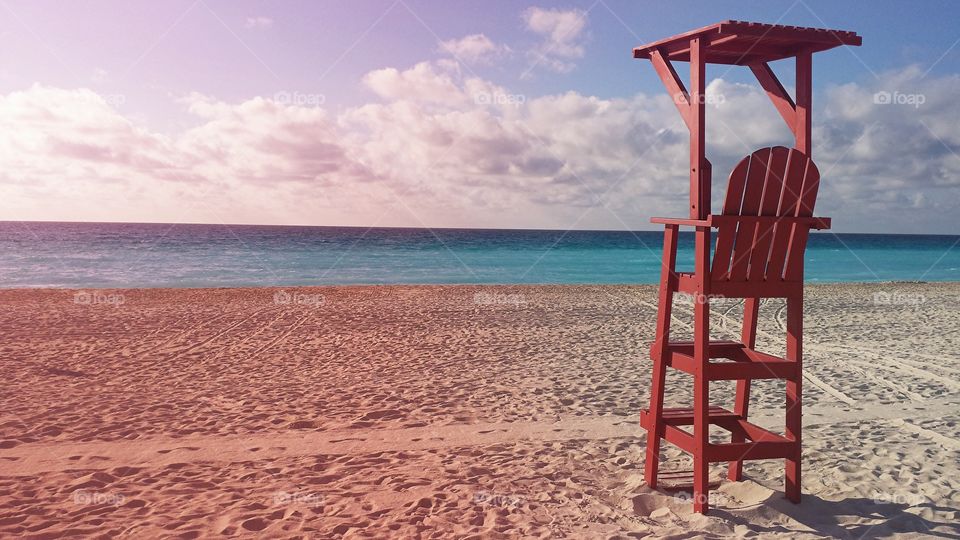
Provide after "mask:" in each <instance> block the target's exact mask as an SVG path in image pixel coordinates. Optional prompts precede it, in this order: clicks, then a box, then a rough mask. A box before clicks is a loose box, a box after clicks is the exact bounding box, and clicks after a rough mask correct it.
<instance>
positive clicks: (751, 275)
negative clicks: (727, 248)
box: [740, 146, 790, 281]
mask: <svg viewBox="0 0 960 540" xmlns="http://www.w3.org/2000/svg"><path fill="white" fill-rule="evenodd" d="M789 154H790V151H789V150H787V149H786V148H784V147H782V146H776V147H774V148H773V149H772V150H771V151H770V162H769V164H768V165H767V176H766V178H765V179H764V183H763V195H761V199H760V210H759V214H760V215H761V216H776V215H777V209H778V208H779V205H780V194H781V192H782V190H783V186H784V176H786V174H787V157H788V155H789ZM744 224H745V223H744V222H741V223H740V226H741V227H743V226H744ZM775 228H776V223H764V222H758V223H757V225H756V230H755V231H754V237H753V248H751V253H750V264H749V268H748V270H747V281H755V280H762V279H764V277H766V268H767V260H768V257H769V255H770V244H771V242H772V241H773V233H774V230H775Z"/></svg>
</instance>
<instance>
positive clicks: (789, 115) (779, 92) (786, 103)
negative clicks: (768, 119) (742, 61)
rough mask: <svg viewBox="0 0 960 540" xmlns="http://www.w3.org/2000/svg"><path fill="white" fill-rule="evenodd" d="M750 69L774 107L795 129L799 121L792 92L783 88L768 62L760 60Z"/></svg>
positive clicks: (788, 124) (791, 128)
mask: <svg viewBox="0 0 960 540" xmlns="http://www.w3.org/2000/svg"><path fill="white" fill-rule="evenodd" d="M750 70H751V71H753V74H754V75H755V76H756V77H757V81H758V82H759V83H760V86H761V87H763V90H764V91H765V92H766V93H767V96H768V97H769V98H770V101H772V102H773V105H774V107H776V108H777V112H779V113H780V116H781V117H783V121H784V122H786V123H787V126H788V127H790V130H791V131H793V126H794V125H795V124H796V121H797V109H796V105H795V104H794V103H793V99H792V98H790V94H788V93H787V91H786V90H785V89H784V88H783V85H782V84H780V80H779V79H777V75H776V74H775V73H774V72H773V70H772V69H770V65H769V64H767V63H766V62H759V63H756V64H752V65H751V66H750Z"/></svg>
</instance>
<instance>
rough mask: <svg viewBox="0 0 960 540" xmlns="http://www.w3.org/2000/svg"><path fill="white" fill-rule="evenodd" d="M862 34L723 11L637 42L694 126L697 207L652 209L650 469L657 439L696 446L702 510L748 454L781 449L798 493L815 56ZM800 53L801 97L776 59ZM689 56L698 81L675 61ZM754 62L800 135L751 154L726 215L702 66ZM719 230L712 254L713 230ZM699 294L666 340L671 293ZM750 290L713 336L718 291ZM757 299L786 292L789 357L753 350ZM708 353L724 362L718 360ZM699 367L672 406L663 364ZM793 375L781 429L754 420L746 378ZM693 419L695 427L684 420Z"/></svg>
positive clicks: (735, 294) (813, 224)
mask: <svg viewBox="0 0 960 540" xmlns="http://www.w3.org/2000/svg"><path fill="white" fill-rule="evenodd" d="M860 44H861V38H860V36H858V35H857V34H856V33H854V32H847V31H840V30H825V29H819V28H801V27H795V26H781V25H771V24H761V23H749V22H742V21H724V22H721V23H717V24H713V25H710V26H706V27H703V28H700V29H698V30H693V31H691V32H687V33H685V34H680V35H677V36H674V37H671V38H668V39H664V40H661V41H657V42H654V43H651V44H648V45H644V46H642V47H638V48H636V49H634V50H633V56H634V58H646V59H649V60H650V61H651V62H652V63H653V67H654V68H655V69H656V70H657V74H658V75H660V78H661V79H662V80H663V84H664V85H665V86H666V87H667V90H668V91H669V92H670V94H671V96H673V101H674V103H675V104H676V106H677V110H678V111H680V116H681V117H683V120H684V122H685V123H686V124H687V128H689V130H690V217H689V219H668V218H653V219H652V220H651V221H652V222H653V223H660V224H663V225H664V227H665V232H664V242H663V271H662V274H661V279H660V297H659V306H658V313H657V329H656V339H655V341H654V343H653V345H652V347H651V350H650V356H651V358H652V360H653V384H652V388H651V395H650V408H649V409H644V410H643V411H641V413H640V423H641V425H642V426H643V427H644V428H645V429H646V430H647V456H646V466H645V478H646V482H647V485H649V486H650V487H651V488H656V487H657V469H658V465H659V455H660V440H661V439H665V440H666V441H667V442H670V443H672V444H675V445H676V446H678V447H680V448H681V449H682V450H684V451H686V452H687V453H689V454H691V455H692V456H693V463H694V465H693V468H694V470H693V494H694V510H695V511H697V512H700V513H706V512H707V509H708V476H709V474H708V473H709V464H710V463H711V462H729V464H730V465H729V467H730V469H729V474H728V477H729V479H730V480H733V481H739V480H741V478H742V466H743V461H744V460H747V459H774V458H783V459H785V468H786V473H785V477H786V481H785V483H786V485H785V491H786V496H787V498H788V499H790V500H791V501H793V502H799V501H800V441H801V439H800V430H801V381H802V376H803V375H802V370H801V368H802V353H801V344H802V339H803V338H802V336H803V254H804V250H805V248H806V242H807V236H808V233H809V231H810V229H828V228H830V219H829V218H815V217H812V216H813V208H814V204H815V202H816V196H817V190H818V187H819V182H820V173H819V171H818V170H817V167H816V165H815V164H814V163H813V160H812V159H810V151H811V145H810V106H811V76H812V66H811V57H812V55H813V53H815V52H819V51H825V50H828V49H832V48H834V47H838V46H840V45H853V46H859V45H860ZM790 57H794V58H796V100H794V99H792V98H791V97H790V95H789V94H788V93H787V91H786V90H784V88H783V85H781V84H780V81H779V80H778V79H777V76H776V75H775V74H774V72H773V70H772V69H770V66H769V64H768V63H769V62H772V61H775V60H781V59H786V58H790ZM673 60H678V61H683V62H689V63H690V89H689V91H688V90H687V89H686V88H685V87H684V84H683V82H681V80H680V78H679V77H678V76H677V72H676V71H675V70H674V68H673V66H672V65H671V61H673ZM708 63H711V64H728V65H742V66H748V67H749V68H750V69H751V70H752V71H753V73H754V75H756V77H757V80H758V81H759V82H760V86H761V87H763V89H764V90H765V91H766V93H767V95H768V96H769V97H770V100H771V101H773V105H774V106H775V107H776V109H777V111H778V112H779V113H780V115H781V116H782V117H783V119H784V121H785V122H786V123H787V126H788V127H789V128H790V130H791V131H792V132H793V135H794V137H795V142H794V148H792V149H787V148H784V147H782V146H777V147H772V148H763V149H760V150H757V151H756V152H753V153H752V154H750V155H749V156H747V157H745V158H743V160H742V161H740V163H738V164H737V165H736V167H734V169H733V172H732V173H731V174H730V178H729V184H728V186H727V193H726V197H725V201H724V204H723V209H722V212H721V213H720V214H713V213H711V211H710V180H711V178H710V177H711V169H710V162H709V161H707V159H706V156H705V142H706V141H705V130H704V119H705V106H704V105H705V99H704V88H705V79H706V77H705V67H706V64H708ZM681 226H689V227H693V228H694V229H695V231H696V240H695V246H696V248H695V249H696V252H695V259H694V260H695V263H694V271H693V272H678V271H677V270H676V268H675V265H676V256H677V237H678V234H679V232H678V231H679V228H680V227H681ZM714 228H715V229H717V236H716V239H717V240H716V246H715V248H714V250H713V260H712V262H711V258H710V255H711V244H712V239H711V233H712V229H714ZM678 292H682V293H689V294H692V295H694V299H695V301H694V305H695V307H694V339H693V341H692V342H677V341H670V318H671V310H672V305H673V297H674V294H675V293H678ZM711 297H725V298H744V299H745V304H744V305H745V307H744V315H743V327H742V331H741V340H740V341H739V342H738V341H711V340H710V298H711ZM760 298H785V299H786V302H787V328H786V330H787V338H786V357H785V358H779V357H775V356H772V355H769V354H765V353H762V352H760V351H758V350H756V335H757V316H758V307H759V301H760ZM711 359H719V360H724V361H718V362H712V361H711ZM668 367H670V368H674V369H679V370H681V371H685V372H687V373H690V374H691V375H693V380H694V392H693V394H694V397H693V407H690V408H680V409H665V408H664V407H663V391H664V382H665V379H666V370H667V368H668ZM753 379H784V380H786V385H787V387H786V394H787V395H786V429H785V432H784V434H783V435H778V434H776V433H773V432H771V431H768V430H766V429H763V428H761V427H760V426H757V425H756V424H752V423H750V422H749V421H748V420H747V411H748V408H749V403H750V381H751V380H753ZM716 380H735V381H737V385H736V396H735V397H734V410H733V411H729V410H726V409H724V408H722V407H717V406H712V405H710V398H709V392H710V390H709V388H710V381H716ZM710 424H714V425H717V426H720V427H722V428H724V429H726V430H728V431H730V433H731V441H730V442H729V443H719V444H718V443H713V442H711V441H710V438H709V426H710ZM684 426H693V432H692V433H691V432H689V431H687V430H685V429H683V427H684Z"/></svg>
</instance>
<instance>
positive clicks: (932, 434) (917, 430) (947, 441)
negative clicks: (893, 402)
mask: <svg viewBox="0 0 960 540" xmlns="http://www.w3.org/2000/svg"><path fill="white" fill-rule="evenodd" d="M894 424H895V425H896V426H897V427H899V428H902V429H905V430H906V431H909V432H911V433H914V434H916V435H918V436H920V437H923V438H924V439H929V440H931V441H933V442H935V443H937V444H939V445H940V446H942V447H944V448H945V449H947V450H953V451H954V452H960V441H958V440H957V439H954V438H952V437H947V436H946V435H942V434H940V433H937V432H936V431H934V430H932V429H927V428H925V427H922V426H918V425H916V424H913V423H911V422H909V421H907V420H905V419H903V418H897V419H895V420H894Z"/></svg>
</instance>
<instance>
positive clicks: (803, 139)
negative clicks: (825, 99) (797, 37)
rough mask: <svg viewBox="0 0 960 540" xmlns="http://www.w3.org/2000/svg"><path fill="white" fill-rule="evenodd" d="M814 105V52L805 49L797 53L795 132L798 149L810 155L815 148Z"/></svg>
mask: <svg viewBox="0 0 960 540" xmlns="http://www.w3.org/2000/svg"><path fill="white" fill-rule="evenodd" d="M812 107H813V54H812V53H811V52H810V51H809V50H805V51H803V52H801V53H800V54H798V55H797V120H796V122H795V124H794V129H793V134H794V137H795V138H796V148H797V150H799V151H801V152H803V153H804V154H806V155H807V156H808V157H809V156H810V153H811V151H812V150H813V148H812V144H811V137H810V128H811V112H812V110H813V109H812Z"/></svg>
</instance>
